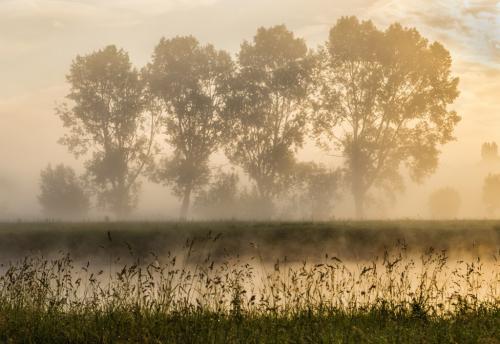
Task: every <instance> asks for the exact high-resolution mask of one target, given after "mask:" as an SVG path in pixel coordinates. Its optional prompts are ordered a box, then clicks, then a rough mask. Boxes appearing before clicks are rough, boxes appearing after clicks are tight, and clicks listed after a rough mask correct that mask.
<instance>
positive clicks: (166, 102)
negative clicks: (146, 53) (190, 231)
mask: <svg viewBox="0 0 500 344" xmlns="http://www.w3.org/2000/svg"><path fill="white" fill-rule="evenodd" d="M232 71H233V62H232V60H231V57H230V55H229V54H228V53H226V52H224V51H221V50H216V49H215V48H214V47H213V46H212V45H210V44H208V45H201V44H200V43H199V42H198V41H197V40H196V39H195V38H194V37H191V36H188V37H176V38H173V39H162V40H161V41H160V43H159V44H158V45H157V47H156V49H155V52H154V54H153V60H152V62H151V63H150V64H149V65H148V66H147V80H148V86H149V90H150V92H151V94H152V95H153V97H155V99H156V100H157V102H158V104H159V106H160V108H161V110H162V112H163V114H164V117H163V119H162V122H161V124H162V132H163V134H164V136H165V139H166V142H167V143H168V144H169V146H170V148H172V150H173V152H172V155H171V156H170V157H168V158H166V159H163V160H162V161H161V162H160V164H159V166H158V167H157V170H156V172H155V173H154V176H155V178H154V179H156V180H158V181H162V182H165V183H166V184H168V185H171V186H173V190H174V192H175V194H176V195H178V196H179V197H181V198H182V206H181V211H180V213H181V214H180V216H181V218H185V217H186V216H187V212H188V208H189V204H190V198H191V193H192V192H193V191H195V190H197V189H199V188H200V187H201V186H203V185H205V184H206V183H207V182H208V180H209V176H210V169H209V166H208V163H209V160H210V156H211V155H212V154H213V153H214V152H216V151H217V150H218V149H219V148H220V147H221V144H222V142H223V141H224V137H223V121H222V117H221V115H222V112H223V110H224V108H225V99H226V98H225V95H226V92H227V84H228V80H229V79H230V78H231V74H232Z"/></svg>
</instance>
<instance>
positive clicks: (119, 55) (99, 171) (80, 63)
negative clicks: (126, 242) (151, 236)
mask: <svg viewBox="0 0 500 344" xmlns="http://www.w3.org/2000/svg"><path fill="white" fill-rule="evenodd" d="M67 80H68V82H69V84H70V86H71V90H70V92H69V94H68V95H67V96H66V98H67V99H68V100H69V101H71V105H67V104H63V105H62V106H61V107H59V108H58V109H57V113H58V115H59V117H60V118H61V120H62V121H63V125H64V127H65V128H67V129H68V130H69V133H67V134H66V135H65V136H64V137H63V138H62V139H61V140H60V142H61V143H62V144H64V145H66V146H67V147H68V149H69V150H70V152H72V153H74V154H75V156H77V157H79V156H80V155H85V156H87V157H88V158H87V160H86V161H85V167H86V169H87V178H88V180H89V182H90V184H91V185H92V186H93V187H94V189H95V192H96V193H97V195H98V199H99V204H100V205H101V206H102V207H104V208H108V209H110V210H112V211H113V212H114V213H115V214H116V215H117V216H119V217H122V216H125V215H126V214H128V213H129V212H130V211H131V210H132V209H133V208H134V207H135V205H136V203H137V191H138V189H139V184H138V182H137V178H138V176H139V175H140V173H141V172H142V170H143V168H144V166H145V164H146V163H147V162H148V160H149V159H150V155H151V148H152V140H153V134H154V125H155V115H154V114H153V113H152V114H151V118H150V121H147V116H146V114H145V108H146V105H147V101H146V98H145V95H144V83H143V81H142V80H141V78H140V76H139V73H138V72H137V70H135V69H134V68H133V67H132V65H131V63H130V59H129V56H128V54H127V53H126V52H125V51H124V50H121V49H117V48H116V47H115V46H108V47H106V48H104V49H102V50H99V51H97V52H94V53H91V54H89V55H85V56H77V57H76V59H75V60H74V61H73V63H72V65H71V69H70V72H69V74H68V76H67Z"/></svg>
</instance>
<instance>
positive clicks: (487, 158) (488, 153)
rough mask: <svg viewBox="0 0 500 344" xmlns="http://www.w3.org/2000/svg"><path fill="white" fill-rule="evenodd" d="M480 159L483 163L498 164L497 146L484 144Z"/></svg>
mask: <svg viewBox="0 0 500 344" xmlns="http://www.w3.org/2000/svg"><path fill="white" fill-rule="evenodd" d="M481 158H482V160H483V162H485V163H494V162H498V161H499V160H500V159H499V157H498V146H497V144H496V142H485V143H483V145H482V146H481Z"/></svg>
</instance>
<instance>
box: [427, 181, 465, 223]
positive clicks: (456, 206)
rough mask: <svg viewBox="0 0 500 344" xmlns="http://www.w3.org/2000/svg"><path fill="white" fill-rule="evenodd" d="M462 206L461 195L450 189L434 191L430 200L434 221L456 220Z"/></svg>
mask: <svg viewBox="0 0 500 344" xmlns="http://www.w3.org/2000/svg"><path fill="white" fill-rule="evenodd" d="M460 205H461V199H460V194H459V193H458V191H457V190H455V189H453V188H450V187H445V188H442V189H439V190H436V191H434V192H433V193H432V194H431V196H430V198H429V209H430V212H431V216H432V218H434V219H452V218H456V217H457V215H458V211H459V210H460Z"/></svg>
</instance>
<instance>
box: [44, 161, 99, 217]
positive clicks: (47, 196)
mask: <svg viewBox="0 0 500 344" xmlns="http://www.w3.org/2000/svg"><path fill="white" fill-rule="evenodd" d="M38 201H39V202H40V205H41V206H42V209H43V213H44V214H45V215H46V216H49V217H56V218H73V219H75V218H81V217H83V216H85V215H86V214H87V212H88V210H89V205H90V201H89V197H88V195H87V193H86V192H85V190H84V187H83V185H82V183H81V182H80V180H78V178H77V176H76V173H75V171H74V170H73V169H72V168H71V167H67V166H64V165H62V164H60V165H57V166H56V167H54V168H52V166H51V165H48V166H47V167H46V168H45V169H43V170H42V171H41V173H40V195H39V196H38Z"/></svg>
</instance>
